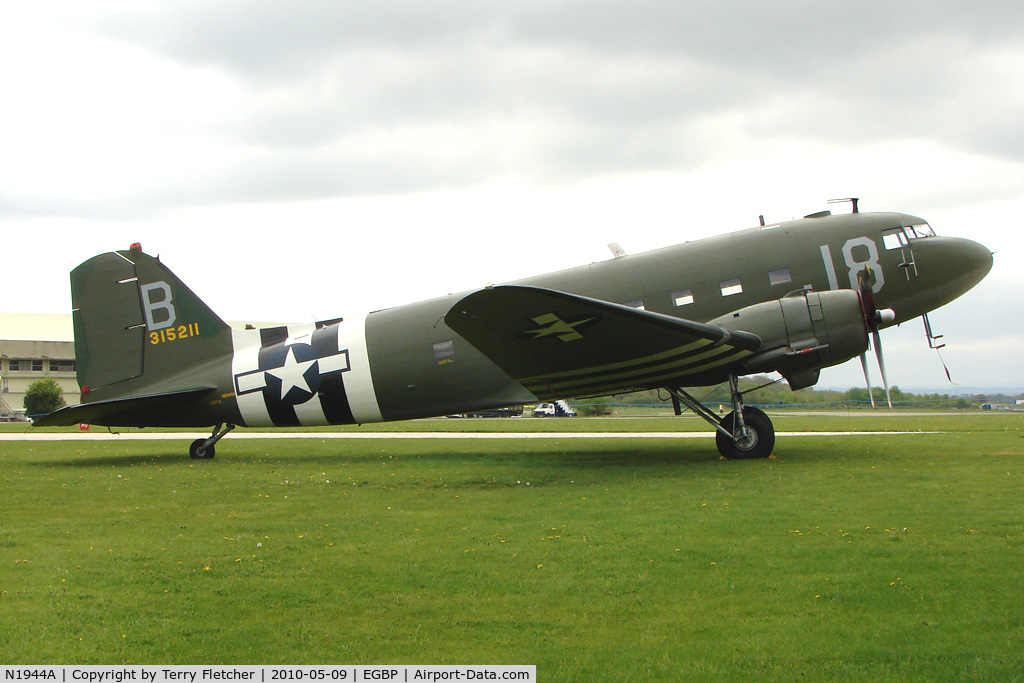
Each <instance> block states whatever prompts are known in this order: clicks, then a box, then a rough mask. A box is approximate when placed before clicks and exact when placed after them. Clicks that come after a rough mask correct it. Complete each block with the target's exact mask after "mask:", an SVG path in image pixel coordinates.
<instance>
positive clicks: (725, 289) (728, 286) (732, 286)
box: [718, 277, 743, 296]
mask: <svg viewBox="0 0 1024 683" xmlns="http://www.w3.org/2000/svg"><path fill="white" fill-rule="evenodd" d="M718 286H719V287H721V288H722V296H732V295H733V294H739V293H740V292H742V291H743V285H742V284H740V279H739V278H738V277H737V278H733V279H732V280H724V281H722V282H719V283H718Z"/></svg>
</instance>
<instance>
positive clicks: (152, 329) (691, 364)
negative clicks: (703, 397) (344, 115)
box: [35, 202, 992, 458]
mask: <svg viewBox="0 0 1024 683" xmlns="http://www.w3.org/2000/svg"><path fill="white" fill-rule="evenodd" d="M853 208H854V212H853V213H851V214H844V215H831V213H830V212H828V211H824V212H821V213H818V214H812V215H810V216H807V217H805V218H803V219H800V220H793V221H786V222H782V223H778V224H775V225H763V222H764V221H763V219H762V226H761V227H756V228H753V229H749V230H743V231H740V232H734V233H731V234H727V235H723V236H719V237H712V238H708V239H702V240H699V241H694V242H687V243H685V244H681V245H678V246H674V247H667V248H664V249H658V250H655V251H650V252H646V253H641V254H632V255H625V254H624V253H623V252H622V251H621V249H618V248H617V247H616V245H612V246H613V247H615V248H613V253H614V254H615V258H611V259H609V260H607V261H603V262H598V263H592V264H590V265H587V266H581V267H578V268H573V269H570V270H564V271H561V272H557V273H551V274H548V275H541V276H538V277H533V278H529V279H526V280H522V281H518V282H513V283H510V284H506V285H499V286H488V287H485V288H483V289H479V290H476V291H473V292H469V293H462V294H455V295H450V296H447V297H441V298H438V299H432V300H429V301H423V302H420V303H414V304H410V305H407V306H400V307H397V308H390V309H386V310H381V311H375V312H373V313H369V314H366V315H359V316H352V317H346V318H338V319H336V320H328V321H323V322H318V323H315V324H306V325H288V326H285V327H273V328H264V329H258V330H235V329H232V328H231V327H229V326H228V325H227V324H225V323H224V321H222V320H221V319H220V318H219V317H218V316H217V314H216V313H214V312H213V311H212V310H210V309H209V308H208V307H207V306H206V305H205V304H204V303H203V302H202V301H201V300H200V299H199V298H198V297H197V296H196V295H195V294H193V293H192V292H191V291H190V290H189V289H188V287H186V286H185V285H184V284H183V283H182V282H181V281H180V280H179V279H178V278H177V277H175V275H174V274H173V273H172V272H171V271H170V270H169V269H168V268H167V267H166V266H165V265H164V264H163V263H161V262H160V260H159V258H154V257H152V256H149V255H147V254H145V253H143V251H142V247H141V246H140V245H138V244H134V245H132V246H131V248H130V249H128V250H126V251H116V252H111V253H106V254H101V255H99V256H96V257H94V258H91V259H89V260H88V261H86V262H84V263H82V264H81V265H79V266H78V267H77V268H75V269H74V270H73V271H72V272H71V297H72V304H73V308H74V311H73V319H74V330H75V353H76V357H77V366H78V382H79V384H80V385H81V389H82V404H81V405H76V406H68V407H65V408H62V409H60V410H58V411H56V412H54V413H51V414H49V415H47V416H45V417H42V418H40V419H37V420H36V421H35V424H36V426H50V425H69V424H76V423H79V422H89V423H93V424H98V425H107V426H134V427H147V426H148V427H172V426H173V427H198V426H207V427H209V426H212V425H216V426H215V427H213V431H212V433H211V435H210V437H209V438H205V439H197V440H196V441H195V442H193V443H192V446H191V449H190V455H191V456H192V457H193V458H212V457H213V455H214V444H216V443H217V441H219V440H220V439H221V438H222V437H224V436H225V435H226V434H227V433H228V432H229V431H231V430H232V429H234V427H235V425H242V426H246V427H258V426H270V425H277V426H284V425H327V424H353V423H365V422H381V421H390V420H407V419H412V418H419V417H429V416H435V415H448V414H453V413H465V412H472V411H480V410H488V409H494V408H499V407H502V406H507V405H512V404H521V403H533V402H537V401H553V400H557V399H561V398H569V397H573V398H576V397H587V396H602V395H611V394H618V393H626V392H630V391H634V390H640V389H650V388H659V389H662V390H665V391H666V392H667V393H668V394H669V395H670V396H671V398H672V401H673V404H674V406H675V409H676V413H677V414H679V413H680V411H681V408H682V407H683V406H685V407H687V408H688V409H690V410H692V411H694V412H695V413H696V414H697V415H699V416H701V417H703V418H704V419H705V420H707V421H708V422H709V423H711V424H712V425H713V426H714V427H715V429H716V430H717V444H718V448H719V450H720V451H721V453H722V454H723V455H725V456H726V457H729V458H758V457H765V456H767V455H769V454H770V453H771V452H772V449H773V447H774V444H775V432H774V428H773V427H772V423H771V421H770V420H769V419H768V417H767V416H766V415H765V414H764V413H763V412H762V411H760V410H758V409H757V408H754V407H752V406H747V407H744V405H743V393H742V392H740V390H739V386H738V382H737V377H738V376H741V375H747V374H754V373H768V372H777V373H779V374H780V375H781V376H782V377H783V378H785V380H787V381H788V382H789V385H790V387H791V388H792V389H793V390H796V389H800V388H803V387H808V386H811V385H813V384H814V383H815V382H817V380H818V373H819V370H820V369H821V368H823V367H828V366H831V365H836V364H839V363H843V362H846V361H848V360H851V359H853V358H856V357H858V356H860V357H861V362H862V363H863V365H864V371H865V378H866V379H867V380H868V383H869V386H870V378H868V377H867V375H868V372H867V368H868V366H867V362H866V360H865V355H866V352H867V350H868V348H869V337H871V338H873V340H874V349H875V353H876V354H877V356H878V361H879V363H878V364H879V368H880V369H881V371H882V376H883V381H885V366H884V363H883V362H882V355H881V344H880V337H879V334H878V331H879V329H880V328H884V327H887V326H889V325H893V324H899V323H903V322H906V321H908V320H911V319H913V318H916V317H921V316H925V329H926V331H927V333H928V339H929V342H930V343H931V344H932V346H933V347H934V346H935V345H934V340H935V339H936V337H934V336H933V335H932V334H931V328H930V326H929V325H928V321H927V313H928V312H929V311H931V310H933V309H935V308H938V307H939V306H942V305H944V304H946V303H948V302H950V301H952V300H953V299H955V298H957V297H958V296H960V295H961V294H963V293H964V292H966V291H967V290H969V289H970V288H971V287H973V286H974V285H976V284H977V283H978V282H980V281H981V279H982V278H984V277H985V275H986V274H987V273H988V271H989V269H990V268H991V267H992V254H991V253H990V252H989V250H988V249H986V248H985V247H983V246H982V245H980V244H978V243H976V242H972V241H970V240H966V239H960V238H955V237H939V236H936V234H935V233H934V232H933V231H932V229H931V227H929V225H928V223H927V222H926V221H924V220H923V219H921V218H916V217H914V216H909V215H905V214H899V213H859V212H858V211H857V205H856V202H854V205H853ZM725 381H728V382H729V383H730V387H731V394H732V408H733V411H732V412H731V413H729V414H728V415H726V416H725V417H724V418H723V419H719V418H718V417H717V416H716V415H714V414H713V413H712V412H711V411H709V410H708V409H706V408H705V407H703V406H702V405H701V404H700V402H699V401H698V400H696V399H695V398H694V397H693V396H692V395H691V394H690V393H689V392H687V391H686V389H685V388H684V387H697V386H707V385H715V384H719V383H722V382H725Z"/></svg>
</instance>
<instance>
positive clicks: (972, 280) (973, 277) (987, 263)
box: [954, 238, 993, 291]
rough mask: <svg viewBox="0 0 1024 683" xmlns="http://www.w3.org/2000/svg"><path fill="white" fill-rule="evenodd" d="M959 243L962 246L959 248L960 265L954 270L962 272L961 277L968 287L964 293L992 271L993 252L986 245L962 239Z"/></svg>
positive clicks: (958, 258) (958, 259)
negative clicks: (957, 269)
mask: <svg viewBox="0 0 1024 683" xmlns="http://www.w3.org/2000/svg"><path fill="white" fill-rule="evenodd" d="M958 241H959V242H960V243H961V244H960V246H959V248H958V251H959V255H958V257H957V261H958V264H957V265H956V266H954V268H959V270H960V271H961V275H960V276H959V277H960V278H962V279H963V281H964V283H965V285H966V287H965V288H964V291H967V290H968V289H970V288H971V287H973V286H974V285H976V284H978V283H979V282H981V281H982V280H983V279H984V278H985V276H986V275H988V273H989V271H990V270H992V262H993V259H992V252H991V251H989V250H988V247H986V246H985V245H983V244H979V243H978V242H975V241H973V240H968V239H962V238H961V239H959V240H958ZM968 283H969V284H968Z"/></svg>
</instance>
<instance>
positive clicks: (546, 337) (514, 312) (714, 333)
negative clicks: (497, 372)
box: [444, 285, 761, 399]
mask: <svg viewBox="0 0 1024 683" xmlns="http://www.w3.org/2000/svg"><path fill="white" fill-rule="evenodd" d="M444 321H445V323H446V324H447V325H448V327H450V328H451V329H452V330H454V331H455V332H457V333H458V334H459V335H461V336H462V337H463V338H465V339H466V340H467V341H468V342H469V343H470V344H472V345H473V346H474V347H476V348H477V349H478V350H479V351H480V352H481V353H483V354H484V355H485V356H487V357H488V358H489V359H490V360H491V361H492V362H493V363H495V364H496V365H497V366H498V367H500V368H501V369H502V370H504V371H505V372H506V373H508V374H509V376H511V377H512V378H513V379H515V380H516V381H518V382H520V383H521V384H522V385H523V386H524V387H526V388H527V389H528V390H529V391H530V392H532V393H533V394H534V395H535V396H537V398H538V399H547V398H559V397H572V396H597V395H601V394H608V393H613V392H617V391H630V390H633V389H639V388H645V387H652V386H663V385H666V384H669V383H675V384H677V385H683V386H685V380H686V378H687V377H688V376H694V375H698V374H700V373H706V372H708V371H711V370H714V369H715V368H719V367H722V366H727V365H730V364H732V363H736V362H738V361H740V360H741V359H743V358H745V357H747V356H749V355H751V354H752V353H754V352H755V351H757V350H758V349H759V348H760V346H761V339H760V338H759V337H758V336H757V335H754V334H750V333H749V332H737V331H731V330H726V329H723V328H721V327H717V326H714V325H706V324H704V323H698V322H693V321H690V320H684V319H681V318H674V317H672V316H667V315H662V314H660V313H652V312H650V311H644V310H640V309H636V308H630V307H629V306H622V305H619V304H613V303H609V302H607V301H600V300H598V299H591V298H587V297H582V296H576V295H574V294H567V293H565V292H558V291H554V290H550V289H541V288H537V287H522V286H516V285H504V286H498V287H489V288H487V289H481V290H479V291H476V292H473V293H472V294H470V295H468V296H466V297H465V298H463V299H462V300H460V301H459V302H458V303H457V304H455V306H453V307H452V308H451V309H450V310H449V311H448V313H447V314H446V315H445V317H444Z"/></svg>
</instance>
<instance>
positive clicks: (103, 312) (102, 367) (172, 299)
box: [71, 244, 232, 403]
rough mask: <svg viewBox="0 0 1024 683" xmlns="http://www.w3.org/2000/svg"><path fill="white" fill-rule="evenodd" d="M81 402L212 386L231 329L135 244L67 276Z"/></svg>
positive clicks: (228, 345) (229, 346) (227, 348)
mask: <svg viewBox="0 0 1024 683" xmlns="http://www.w3.org/2000/svg"><path fill="white" fill-rule="evenodd" d="M71 300H72V305H73V309H74V310H73V312H72V317H73V320H74V328H75V357H76V362H77V372H78V383H79V385H80V386H81V388H82V402H83V403H93V402H100V401H109V400H112V399H119V398H125V397H132V396H146V395H152V394H157V393H168V392H175V391H181V390H185V389H193V388H195V387H197V386H207V385H211V384H212V385H213V386H216V384H217V379H219V378H214V377H211V374H210V373H211V369H212V366H213V363H214V362H215V361H217V360H219V359H222V358H224V357H226V356H229V355H230V353H231V349H232V344H231V329H230V327H228V325H227V324H226V323H225V322H224V321H223V320H221V319H220V317H219V316H218V315H217V314H216V313H214V312H213V311H212V310H210V308H209V307H208V306H207V305H206V304H204V303H203V302H202V300H200V299H199V297H197V296H196V295H195V294H193V293H192V291H191V290H190V289H189V288H188V287H187V286H185V284H184V283H183V282H182V281H181V280H179V279H178V278H177V276H175V275H174V273H172V272H171V271H170V269H169V268H167V267H166V266H165V265H163V264H162V263H161V262H160V260H159V258H154V257H153V256H150V255H148V254H145V253H143V251H142V247H141V246H140V245H138V244H135V245H132V247H131V248H130V249H128V250H125V251H116V252H110V253H106V254H100V255H99V256H95V257H93V258H91V259H89V260H88V261H86V262H84V263H82V264H81V265H79V266H78V267H77V268H75V269H74V270H73V271H71Z"/></svg>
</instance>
